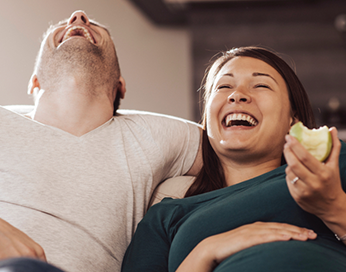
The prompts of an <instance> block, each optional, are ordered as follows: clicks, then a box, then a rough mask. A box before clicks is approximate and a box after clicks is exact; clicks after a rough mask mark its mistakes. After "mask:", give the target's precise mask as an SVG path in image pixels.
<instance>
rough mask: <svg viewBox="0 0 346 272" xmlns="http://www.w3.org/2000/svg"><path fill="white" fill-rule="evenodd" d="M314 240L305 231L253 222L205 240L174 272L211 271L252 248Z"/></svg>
mask: <svg viewBox="0 0 346 272" xmlns="http://www.w3.org/2000/svg"><path fill="white" fill-rule="evenodd" d="M315 238H316V233H314V232H313V231H312V230H308V229H305V228H300V227H296V226H293V225H289V224H283V223H271V222H268V223H263V222H256V223H253V224H249V225H244V226H241V227H239V228H236V229H234V230H231V231H228V232H225V233H221V234H217V235H214V236H210V237H208V238H206V239H204V240H203V241H202V242H200V243H199V244H198V245H197V246H196V247H195V248H194V249H193V250H192V251H191V252H190V254H189V255H188V256H187V257H186V258H185V260H184V261H183V262H182V263H181V265H180V266H179V268H178V269H177V271H176V272H193V271H196V272H197V271H198V272H210V271H213V270H214V269H215V267H216V266H217V265H218V264H220V263H221V262H222V261H223V260H225V259H226V258H227V257H229V256H231V255H233V254H234V253H236V252H239V251H241V250H243V249H246V248H249V247H252V246H255V245H259V244H264V243H269V242H275V241H288V240H291V239H293V240H299V241H306V240H307V239H315Z"/></svg>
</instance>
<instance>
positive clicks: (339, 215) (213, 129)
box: [122, 47, 346, 272]
mask: <svg viewBox="0 0 346 272" xmlns="http://www.w3.org/2000/svg"><path fill="white" fill-rule="evenodd" d="M204 87H205V96H204V98H205V99H204V102H205V111H204V118H203V125H204V139H203V141H204V143H203V153H204V154H203V159H204V167H203V169H202V170H201V172H200V174H199V176H198V177H197V178H196V181H195V182H194V184H193V185H192V186H191V187H190V189H189V190H188V192H187V193H186V196H189V197H187V198H184V199H176V200H173V199H165V200H163V201H162V202H161V203H159V204H157V205H155V206H153V207H152V208H151V209H150V210H149V211H148V213H147V215H146V216H145V218H144V219H143V220H142V222H141V223H140V224H139V225H138V228H137V231H136V233H135V236H134V238H133V240H132V242H131V245H130V246H129V248H128V250H127V252H126V255H125V258H124V261H123V267H122V270H123V271H150V272H152V271H179V272H184V271H199V272H201V271H215V272H216V271H217V272H220V271H232V272H233V271H242V272H243V271H314V272H316V271H346V247H345V244H344V243H346V241H345V240H346V235H345V234H346V194H345V192H344V190H343V188H342V187H344V188H345V186H346V145H345V144H344V143H340V141H339V140H338V138H337V131H336V129H335V128H332V129H331V134H332V139H333V148H332V152H331V154H330V156H329V158H328V159H327V161H326V162H325V163H320V162H319V161H317V160H316V159H315V158H314V157H312V155H310V154H309V153H308V152H307V151H306V150H305V149H304V148H303V147H302V146H301V145H300V143H299V142H298V141H297V140H295V139H294V138H292V137H291V136H289V135H287V133H288V131H289V129H290V127H291V126H292V125H293V124H294V123H295V122H297V121H298V120H299V121H302V122H303V123H304V124H305V125H307V126H308V127H310V128H312V127H313V126H314V118H313V114H312V110H311V107H310V104H309V101H308V98H307V95H306V93H305V91H304V89H303V87H302V85H301V83H300V82H299V80H298V78H297V77H296V75H295V73H294V72H293V71H292V70H291V69H290V68H289V66H288V65H287V64H286V63H285V62H284V61H283V60H282V59H281V58H279V57H278V56H277V55H275V54H273V53H271V52H270V51H268V50H265V49H262V48H258V47H243V48H238V49H233V50H230V51H228V52H226V53H225V54H224V55H223V56H221V57H220V58H218V59H217V60H216V61H215V62H214V64H213V65H212V66H211V68H210V69H209V71H208V74H207V77H206V81H205V86H204ZM341 146H342V148H341ZM340 150H341V152H340ZM283 154H284V156H283ZM339 158H340V165H339ZM286 161H287V165H286ZM335 234H337V235H338V237H341V240H342V241H339V240H338V239H337V238H336V237H335Z"/></svg>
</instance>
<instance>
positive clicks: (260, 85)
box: [255, 84, 271, 89]
mask: <svg viewBox="0 0 346 272" xmlns="http://www.w3.org/2000/svg"><path fill="white" fill-rule="evenodd" d="M255 88H266V89H271V88H270V87H269V86H268V85H267V84H257V85H255Z"/></svg>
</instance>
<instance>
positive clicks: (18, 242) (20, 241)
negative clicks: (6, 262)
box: [0, 219, 46, 261]
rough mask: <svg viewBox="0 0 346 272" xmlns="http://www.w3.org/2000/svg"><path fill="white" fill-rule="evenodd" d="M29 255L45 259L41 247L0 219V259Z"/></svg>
mask: <svg viewBox="0 0 346 272" xmlns="http://www.w3.org/2000/svg"><path fill="white" fill-rule="evenodd" d="M14 257H31V258H37V259H40V260H42V261H46V256H45V253H44V250H43V248H42V247H41V246H40V245H39V244H37V243H36V242H35V241H34V240H32V239H31V238H30V237H29V236H27V235H26V234H25V233H24V232H22V231H20V230H19V229H17V228H15V227H14V226H12V225H11V224H9V223H8V222H6V221H5V220H2V219H0V260H3V259H8V258H14Z"/></svg>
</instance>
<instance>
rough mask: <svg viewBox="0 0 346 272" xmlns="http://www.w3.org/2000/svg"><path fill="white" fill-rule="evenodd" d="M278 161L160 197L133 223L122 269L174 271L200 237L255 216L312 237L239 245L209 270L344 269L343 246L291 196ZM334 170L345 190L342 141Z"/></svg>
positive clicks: (345, 153)
mask: <svg viewBox="0 0 346 272" xmlns="http://www.w3.org/2000/svg"><path fill="white" fill-rule="evenodd" d="M285 168H286V165H283V166H281V167H279V168H277V169H275V170H273V171H271V172H268V173H266V174H263V175H261V176H258V177H256V178H253V179H250V180H247V181H244V182H242V183H239V184H236V185H233V186H230V187H227V188H223V189H220V190H216V191H213V192H209V193H205V194H201V195H197V196H193V197H189V198H185V199H164V200H163V201H162V202H161V203H158V204H156V205H154V206H153V207H151V208H150V209H149V211H148V213H147V215H146V216H145V217H144V219H143V220H142V221H141V222H140V223H139V225H138V228H137V231H136V233H135V235H134V237H133V240H132V242H131V244H130V246H129V248H128V250H127V252H126V254H125V257H124V261H123V267H122V271H124V272H128V271H133V272H139V271H141V272H145V271H148V272H155V271H160V272H164V271H175V270H176V269H177V268H178V266H179V265H180V263H181V262H182V261H183V260H184V259H185V257H186V256H187V255H188V254H189V252H190V251H191V250H192V249H193V248H194V247H195V246H196V245H197V244H198V243H199V242H200V241H202V240H203V239H204V238H206V237H209V236H211V235H214V234H218V233H222V232H226V231H228V230H231V229H234V228H237V227H239V226H242V225H244V224H249V223H253V222H256V221H262V222H284V223H289V224H293V225H296V226H300V227H306V228H309V229H313V230H314V231H315V232H316V233H317V235H318V236H317V238H316V239H315V240H309V241H305V242H302V241H294V240H290V241H285V242H272V243H266V244H262V245H257V246H253V247H251V248H248V249H245V250H242V251H240V252H238V253H236V254H234V255H232V256H230V257H228V258H227V259H226V260H224V261H223V262H222V263H221V264H220V265H219V266H218V267H217V268H216V269H215V270H214V271H215V272H226V271H227V272H229V271H231V272H246V271H252V272H253V271H255V272H262V271H263V272H272V271H275V272H281V271H285V272H288V271H294V272H297V271H304V272H306V271H311V272H319V271H328V272H333V271H335V272H336V271H338V272H341V271H346V246H345V245H344V244H343V243H342V242H339V241H338V240H337V239H336V238H335V236H334V234H333V233H332V232H331V231H330V230H329V229H328V228H327V227H326V226H325V224H324V223H323V222H322V221H321V220H320V219H319V218H317V217H316V216H314V215H312V214H310V213H307V212H305V211H304V210H302V209H301V208H300V207H299V206H298V205H297V204H296V202H295V201H294V199H293V198H292V197H291V195H290V193H289V191H288V188H287V184H286V180H285ZM340 174H341V179H342V183H343V184H342V185H343V189H344V190H345V189H346V144H345V143H343V144H342V150H341V155H340Z"/></svg>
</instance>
